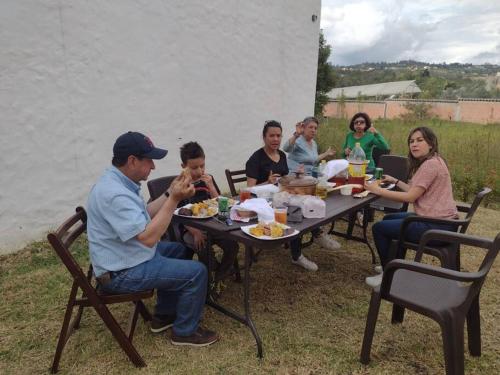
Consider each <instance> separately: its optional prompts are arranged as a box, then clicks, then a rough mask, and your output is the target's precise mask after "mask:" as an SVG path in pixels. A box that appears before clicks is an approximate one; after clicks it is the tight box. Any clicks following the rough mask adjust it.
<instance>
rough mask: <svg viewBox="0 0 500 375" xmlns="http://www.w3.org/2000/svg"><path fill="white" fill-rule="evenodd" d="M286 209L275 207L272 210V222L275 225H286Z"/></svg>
mask: <svg viewBox="0 0 500 375" xmlns="http://www.w3.org/2000/svg"><path fill="white" fill-rule="evenodd" d="M287 212H288V208H287V207H277V208H275V209H274V220H275V221H276V222H277V223H281V224H286V215H287Z"/></svg>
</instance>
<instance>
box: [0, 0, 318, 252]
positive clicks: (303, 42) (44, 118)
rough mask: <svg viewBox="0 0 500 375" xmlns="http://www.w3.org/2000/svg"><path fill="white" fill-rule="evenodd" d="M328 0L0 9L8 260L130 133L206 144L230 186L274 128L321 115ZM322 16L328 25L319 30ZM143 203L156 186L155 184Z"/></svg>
mask: <svg viewBox="0 0 500 375" xmlns="http://www.w3.org/2000/svg"><path fill="white" fill-rule="evenodd" d="M320 7H321V1H320V0H300V1H298V0H297V1H289V0H273V1H268V0H252V1H248V0H233V1H222V0H210V1H206V0H184V1H166V0H164V1H160V0H142V1H141V0H135V1H132V0H114V1H110V0H108V1H99V0H89V1H76V0H74V1H62V0H60V1H54V0H38V1H35V0H31V1H30V0H3V1H1V2H0V151H1V159H0V160H1V161H0V166H1V173H0V186H1V188H0V253H6V252H10V251H15V250H16V249H19V248H20V247H21V246H23V245H24V244H25V243H26V242H28V241H31V240H35V239H41V238H43V237H44V235H45V233H46V232H47V231H48V230H49V229H51V228H55V227H56V226H57V225H58V224H59V223H60V221H61V220H62V219H64V218H65V217H67V216H68V215H70V214H71V213H72V212H73V210H74V208H75V207H76V206H77V205H81V204H85V202H86V196H87V193H88V191H89V189H90V187H91V186H92V184H93V183H94V182H95V180H96V179H97V178H98V176H99V175H100V174H101V173H102V171H103V169H104V168H105V167H107V166H108V165H109V164H110V159H111V154H112V152H111V150H112V145H113V142H114V140H115V139H116V137H117V136H118V135H120V134H121V133H123V132H125V131H127V130H138V131H141V132H144V133H145V134H147V135H149V136H150V137H151V138H152V139H153V141H154V142H155V144H156V145H158V146H161V147H165V148H167V149H168V150H169V151H170V152H169V154H168V155H167V157H166V158H165V159H164V160H162V161H160V162H159V163H157V169H156V171H153V173H152V175H151V177H152V178H155V177H160V176H162V175H168V174H174V173H176V172H177V170H178V166H179V164H180V161H179V156H178V150H179V146H180V145H181V144H183V143H185V142H187V141H191V140H197V141H199V142H200V143H201V145H202V146H203V147H204V149H205V152H206V154H207V168H208V171H209V172H211V173H212V174H214V175H215V177H216V180H217V181H218V183H219V185H221V186H222V188H223V189H224V188H225V187H226V182H225V178H224V174H223V173H224V169H225V168H231V169H236V168H241V167H243V166H244V163H245V161H246V160H247V158H248V157H249V155H250V154H251V153H252V152H253V151H254V150H255V149H257V148H258V147H259V146H260V145H261V137H260V132H261V130H262V126H263V123H264V121H265V120H268V119H277V120H280V121H281V122H282V123H283V124H284V125H285V126H286V127H287V128H288V129H287V130H286V131H285V134H290V133H291V132H292V131H293V124H294V123H295V122H296V121H297V120H299V119H301V118H303V117H304V116H306V115H310V114H312V112H313V108H314V91H315V84H316V62H317V46H318V33H319V16H320ZM313 14H316V15H317V16H318V20H316V22H312V20H311V16H312V15H313ZM144 196H145V197H146V198H147V189H146V187H145V185H144Z"/></svg>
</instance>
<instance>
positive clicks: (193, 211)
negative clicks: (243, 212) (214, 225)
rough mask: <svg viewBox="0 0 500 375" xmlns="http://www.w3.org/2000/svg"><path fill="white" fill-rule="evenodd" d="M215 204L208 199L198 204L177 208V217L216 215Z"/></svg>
mask: <svg viewBox="0 0 500 375" xmlns="http://www.w3.org/2000/svg"><path fill="white" fill-rule="evenodd" d="M217 212H218V210H217V202H215V201H213V200H211V199H208V200H206V201H203V202H200V203H193V204H191V205H187V206H185V207H181V208H179V211H177V214H178V215H182V216H194V217H209V216H214V215H215V214H217Z"/></svg>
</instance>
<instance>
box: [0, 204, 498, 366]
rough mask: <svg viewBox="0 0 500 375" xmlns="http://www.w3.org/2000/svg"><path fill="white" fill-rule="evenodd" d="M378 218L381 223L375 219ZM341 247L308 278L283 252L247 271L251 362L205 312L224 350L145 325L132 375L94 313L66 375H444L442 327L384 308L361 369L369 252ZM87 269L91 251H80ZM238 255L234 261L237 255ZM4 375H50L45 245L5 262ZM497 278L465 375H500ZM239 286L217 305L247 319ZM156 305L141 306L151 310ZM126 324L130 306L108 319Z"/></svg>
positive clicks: (56, 266)
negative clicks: (177, 341) (181, 341)
mask: <svg viewBox="0 0 500 375" xmlns="http://www.w3.org/2000/svg"><path fill="white" fill-rule="evenodd" d="M377 219H380V216H379V217H378V218H377ZM499 222H500V212H499V211H495V210H491V209H486V208H480V209H479V210H478V212H477V213H476V216H475V217H474V220H473V222H472V225H471V227H470V228H469V232H470V233H474V234H477V235H484V236H489V237H492V236H494V235H495V234H496V233H497V232H498V230H499V228H498V223H499ZM340 242H341V243H342V245H343V247H342V249H340V250H337V251H327V250H323V249H320V248H317V247H316V246H314V245H313V246H312V247H311V248H308V249H306V250H305V253H306V255H307V256H309V257H311V258H312V259H313V260H314V261H316V262H317V263H318V265H319V270H318V272H315V273H312V272H307V271H305V270H302V269H300V268H297V267H295V266H293V265H291V263H290V256H289V253H288V251H287V250H285V249H283V248H282V247H279V248H277V249H275V250H269V251H264V252H263V253H262V254H261V255H260V258H259V261H258V262H257V263H255V264H254V266H253V267H252V272H251V279H252V284H251V301H252V316H253V318H254V321H255V324H256V325H257V328H258V330H259V332H260V335H261V337H262V340H263V345H264V355H265V356H264V359H262V360H259V359H257V358H256V350H255V342H254V339H253V337H252V335H251V333H250V331H249V330H248V329H247V328H245V327H243V326H242V325H240V324H239V323H237V322H235V321H233V320H231V319H229V318H227V317H225V316H223V315H221V314H219V313H218V312H216V311H214V310H212V309H210V308H206V309H205V314H204V318H203V323H202V324H203V325H204V326H206V327H209V328H212V329H215V330H216V331H217V332H218V333H219V334H220V336H221V340H220V342H218V343H216V344H215V345H212V346H210V347H207V348H201V349H193V348H179V347H174V346H172V345H171V344H170V343H169V342H168V334H159V335H153V334H151V333H150V332H149V330H148V328H149V327H148V326H147V325H145V324H144V323H143V322H142V321H140V322H139V323H138V326H137V331H136V334H135V337H134V343H135V345H136V347H137V349H138V350H139V352H140V353H141V354H142V355H143V357H144V359H145V361H146V362H147V364H148V367H147V368H145V369H141V370H139V369H135V368H134V367H133V366H132V365H131V363H130V362H129V361H128V360H127V358H126V356H125V355H124V354H123V352H122V351H121V349H120V348H119V347H118V345H117V344H116V343H115V341H114V340H113V338H112V336H111V334H110V333H109V332H108V331H107V329H106V328H105V327H104V325H103V324H102V322H101V321H100V320H99V319H98V317H97V315H96V313H95V312H94V311H93V310H87V311H86V312H85V313H84V316H83V319H82V324H81V329H80V330H79V331H77V332H76V333H75V334H74V335H73V336H72V337H71V338H70V339H69V341H68V344H67V346H66V348H65V351H64V353H63V357H62V361H61V371H60V373H61V374H84V375H86V374H89V375H90V374H96V373H97V374H104V373H106V374H124V373H126V374H129V373H130V374H142V375H144V374H199V373H207V374H405V375H407V374H442V373H444V360H443V353H442V342H441V335H440V331H439V327H438V326H437V324H435V323H433V322H432V321H431V320H429V319H426V318H424V317H422V316H419V315H417V314H414V313H412V312H409V313H408V314H407V315H406V317H405V321H404V323H403V324H402V325H391V324H390V313H391V309H390V305H389V304H388V303H383V304H382V307H381V311H380V316H379V320H378V324H377V328H376V334H375V339H374V343H373V350H372V362H371V364H370V365H369V366H363V365H361V364H360V363H359V361H358V358H359V351H360V348H361V340H362V337H363V330H364V325H365V319H366V313H367V309H368V303H369V299H370V291H369V289H368V288H367V287H366V286H365V284H364V278H365V277H366V276H368V275H371V274H373V272H372V266H371V263H370V256H369V251H368V249H367V248H366V247H365V246H364V245H362V244H358V243H354V242H346V241H344V240H340ZM74 252H75V254H76V255H77V258H78V259H79V260H80V261H82V262H83V263H86V262H88V257H87V251H86V242H85V241H81V242H79V243H78V244H77V245H76V247H75V249H74ZM481 254H482V252H473V251H471V250H467V249H466V250H465V251H464V254H463V267H464V268H466V269H468V270H472V269H474V268H475V267H477V266H478V265H479V262H480V260H481V257H480V255H481ZM240 256H241V253H240ZM0 275H1V278H0V283H1V284H0V298H1V301H2V303H1V305H0V321H1V324H0V373H1V374H16V375H17V374H43V373H48V369H49V367H50V365H51V361H52V357H53V354H54V350H55V345H56V341H57V336H58V334H59V330H60V325H61V322H62V317H63V314H64V309H65V306H66V302H67V298H68V294H69V289H70V285H71V280H70V277H69V274H68V273H67V271H66V270H65V269H64V267H63V265H62V264H61V263H60V261H59V260H58V258H57V257H56V255H55V253H54V252H53V251H52V250H51V249H50V246H49V245H48V244H47V243H46V242H37V243H34V244H32V245H30V246H29V247H27V248H26V249H24V250H22V251H21V252H19V253H16V254H12V255H8V256H2V257H0ZM499 282H500V267H499V266H498V261H497V262H496V263H495V264H494V266H493V268H492V270H491V272H490V274H489V276H488V279H487V280H486V283H485V285H484V287H483V290H482V292H481V325H482V327H481V328H482V343H483V355H482V356H481V357H480V358H472V357H470V356H469V355H468V354H466V355H465V366H466V373H467V374H486V375H488V374H492V375H493V374H497V373H498V369H499V368H500V337H499V335H498V326H499V324H500V295H499V293H498V287H497V285H498V283H499ZM241 300H242V287H241V284H237V283H234V282H232V281H229V282H228V283H227V285H226V288H225V290H224V291H223V293H222V296H221V302H223V303H224V304H225V305H227V306H230V307H231V308H233V309H237V310H239V311H241V310H242V304H241ZM153 302H154V301H148V306H149V307H150V308H152V307H153ZM112 311H113V313H115V314H116V316H117V319H118V321H119V322H121V323H122V324H125V323H126V320H127V316H128V312H129V310H128V307H127V306H115V307H113V309H112Z"/></svg>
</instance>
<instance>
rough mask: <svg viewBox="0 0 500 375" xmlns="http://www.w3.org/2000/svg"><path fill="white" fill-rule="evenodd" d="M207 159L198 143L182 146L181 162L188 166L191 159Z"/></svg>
mask: <svg viewBox="0 0 500 375" xmlns="http://www.w3.org/2000/svg"><path fill="white" fill-rule="evenodd" d="M198 158H205V152H204V151H203V148H201V146H200V145H199V144H198V142H188V143H185V144H183V145H182V146H181V160H182V163H183V164H186V163H187V161H188V160H190V159H198Z"/></svg>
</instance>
